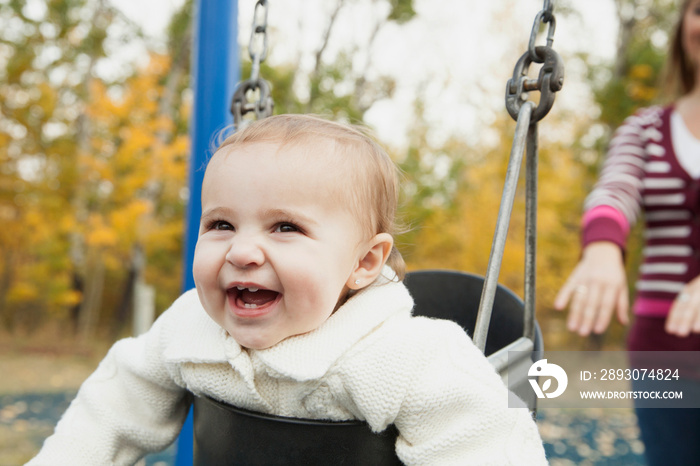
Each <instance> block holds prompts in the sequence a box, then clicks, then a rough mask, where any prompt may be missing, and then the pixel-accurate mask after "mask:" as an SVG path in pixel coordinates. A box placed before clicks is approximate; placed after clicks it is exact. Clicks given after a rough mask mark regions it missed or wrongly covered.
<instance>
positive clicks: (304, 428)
mask: <svg viewBox="0 0 700 466" xmlns="http://www.w3.org/2000/svg"><path fill="white" fill-rule="evenodd" d="M405 284H406V286H407V287H408V289H409V290H410V292H411V295H412V296H413V299H414V301H415V307H414V315H421V316H426V317H436V318H441V319H450V320H453V321H455V322H457V323H458V324H460V325H461V326H462V327H463V328H464V329H465V330H466V331H467V333H468V334H469V335H470V336H471V335H472V334H473V331H474V327H475V323H476V316H477V313H478V307H479V301H480V298H481V292H482V288H483V285H484V278H483V277H481V276H478V275H473V274H468V273H464V272H456V271H449V270H422V271H417V272H410V273H409V274H408V275H407V277H406V279H405ZM523 310H524V304H523V302H522V300H521V299H520V298H519V297H518V296H517V295H516V294H514V293H513V292H512V291H510V290H508V289H507V288H505V287H503V286H501V285H499V286H498V288H497V291H496V296H495V301H494V306H493V312H492V315H491V323H490V325H489V331H488V336H487V339H486V349H485V354H486V356H487V358H488V359H489V361H490V362H491V364H492V365H494V367H495V368H496V370H497V371H498V372H499V373H500V374H501V377H502V378H503V379H504V381H505V383H506V384H508V373H509V371H510V372H513V371H511V369H512V368H513V366H514V365H518V366H519V369H518V370H517V373H518V374H527V368H528V367H529V366H530V365H531V364H532V362H533V361H536V360H538V359H540V358H541V354H542V351H543V344H542V334H541V332H540V329H539V326H538V325H537V323H536V322H535V337H534V341H532V340H530V339H528V338H525V337H523V328H524V317H523V316H524V314H523ZM509 351H518V353H515V354H523V355H525V356H524V357H521V358H520V359H518V358H513V357H512V355H513V353H511V358H510V359H509V357H508V355H509V353H508V352H509ZM523 368H525V370H524V371H523V370H522V369H523ZM520 378H522V379H523V380H517V381H516V382H517V383H513V381H510V382H511V383H510V384H509V386H510V387H513V386H516V385H517V387H516V388H515V389H513V391H514V392H515V393H516V394H517V395H518V396H520V398H522V399H523V400H524V401H525V403H526V404H527V406H528V408H529V409H530V410H531V411H534V410H535V406H536V400H537V399H536V398H535V394H534V392H533V391H532V389H531V388H530V386H529V384H528V382H527V380H526V378H524V377H520ZM397 435H398V432H397V430H396V428H395V427H394V426H390V427H389V428H388V429H387V430H385V431H384V432H382V433H379V434H376V433H373V432H372V431H371V430H370V428H369V426H368V425H367V424H366V423H365V422H363V421H340V422H334V421H319V420H309V419H293V418H286V417H281V416H274V415H268V414H262V413H254V412H251V411H247V410H244V409H240V408H236V407H234V406H231V405H228V404H225V403H221V402H219V401H216V400H213V399H210V398H203V397H194V465H195V466H205V465H206V466H211V465H214V466H218V465H265V466H271V465H304V466H312V465H319V466H320V465H324V466H325V465H358V466H359V465H363V466H364V465H377V466H384V465H387V466H388V465H392V466H393V465H400V464H401V462H400V461H399V459H398V458H397V457H396V453H395V450H394V445H395V442H396V437H397Z"/></svg>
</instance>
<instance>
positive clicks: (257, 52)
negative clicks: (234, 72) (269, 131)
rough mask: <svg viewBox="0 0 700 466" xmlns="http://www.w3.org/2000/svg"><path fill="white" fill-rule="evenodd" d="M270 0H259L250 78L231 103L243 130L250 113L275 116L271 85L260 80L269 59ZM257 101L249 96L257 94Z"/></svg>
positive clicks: (236, 122) (236, 123)
mask: <svg viewBox="0 0 700 466" xmlns="http://www.w3.org/2000/svg"><path fill="white" fill-rule="evenodd" d="M267 6H268V4H267V0H258V2H257V3H256V4H255V11H254V12H253V26H252V29H251V33H250V42H249V44H248V53H249V54H250V60H251V61H252V65H251V69H250V78H249V79H247V80H245V81H242V82H240V83H239V84H238V86H236V90H235V92H234V93H233V101H232V102H231V113H232V114H233V124H234V126H235V127H236V129H240V126H241V123H242V122H243V117H244V116H245V115H246V114H247V113H249V112H255V119H256V120H260V119H262V118H266V117H269V116H270V115H272V109H273V107H274V101H273V100H272V97H271V96H270V84H269V83H268V82H267V81H266V80H264V79H263V78H261V77H260V64H261V63H262V62H263V61H265V59H266V58H267V11H268V9H267ZM256 92H257V94H258V98H257V100H255V99H253V100H249V99H248V95H249V93H250V94H251V95H255V93H256Z"/></svg>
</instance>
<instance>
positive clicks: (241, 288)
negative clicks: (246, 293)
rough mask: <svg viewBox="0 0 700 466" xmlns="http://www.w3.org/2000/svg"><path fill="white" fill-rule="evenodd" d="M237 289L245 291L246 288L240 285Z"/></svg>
mask: <svg viewBox="0 0 700 466" xmlns="http://www.w3.org/2000/svg"><path fill="white" fill-rule="evenodd" d="M236 288H238V289H239V290H241V291H243V290H245V286H240V285H238V286H237V287H236Z"/></svg>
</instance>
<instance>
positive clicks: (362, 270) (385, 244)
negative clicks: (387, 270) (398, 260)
mask: <svg viewBox="0 0 700 466" xmlns="http://www.w3.org/2000/svg"><path fill="white" fill-rule="evenodd" d="M393 247H394V238H393V237H392V236H391V235H390V234H388V233H379V234H378V235H376V236H375V237H374V238H372V239H371V240H370V241H369V242H368V243H367V249H366V252H365V254H364V256H362V257H360V261H359V262H358V264H357V268H356V269H355V270H354V272H353V273H352V274H351V275H350V278H349V279H348V282H347V283H346V285H347V287H348V288H350V289H351V290H359V289H361V288H364V287H365V286H367V285H369V284H370V283H372V282H373V281H374V279H375V278H377V276H379V274H380V273H381V271H382V267H384V264H385V263H386V261H387V259H388V258H389V254H391V249H392V248H393Z"/></svg>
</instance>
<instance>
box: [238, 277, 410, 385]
mask: <svg viewBox="0 0 700 466" xmlns="http://www.w3.org/2000/svg"><path fill="white" fill-rule="evenodd" d="M412 308H413V299H412V298H411V296H410V294H409V293H408V290H407V289H406V287H405V286H404V284H403V283H401V282H398V281H392V282H385V283H379V284H375V285H372V286H370V287H369V288H367V289H365V290H363V291H362V292H361V293H358V294H357V295H355V296H353V297H351V298H350V299H349V300H348V301H347V302H346V303H345V304H343V305H342V306H341V307H340V308H339V309H338V310H337V311H336V312H335V313H334V314H333V315H332V316H331V317H330V318H328V320H326V322H324V323H323V325H321V326H320V327H319V328H317V329H315V330H313V331H311V332H309V333H305V334H303V335H297V336H294V337H290V338H287V339H286V340H283V341H281V342H280V343H278V344H276V345H275V346H272V347H270V348H267V349H264V350H252V351H250V353H251V357H252V358H256V359H258V360H259V361H260V362H262V364H263V365H264V366H265V367H266V368H267V369H268V371H269V372H270V375H274V376H280V377H289V378H292V379H294V380H297V381H305V380H313V379H318V378H320V377H322V376H323V375H324V374H325V373H326V372H328V369H330V367H331V366H332V365H333V364H334V363H335V362H336V361H337V360H338V359H339V358H340V357H341V356H342V355H343V354H344V353H345V352H347V351H348V350H349V349H350V348H351V347H352V346H353V345H354V344H355V343H357V342H358V341H359V340H361V339H362V338H363V337H365V336H366V335H367V334H369V333H370V332H372V330H374V329H375V328H377V327H379V326H380V325H381V324H382V323H383V322H385V321H386V320H388V319H390V318H392V317H394V316H399V315H402V316H405V317H408V316H410V315H411V309H412Z"/></svg>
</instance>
